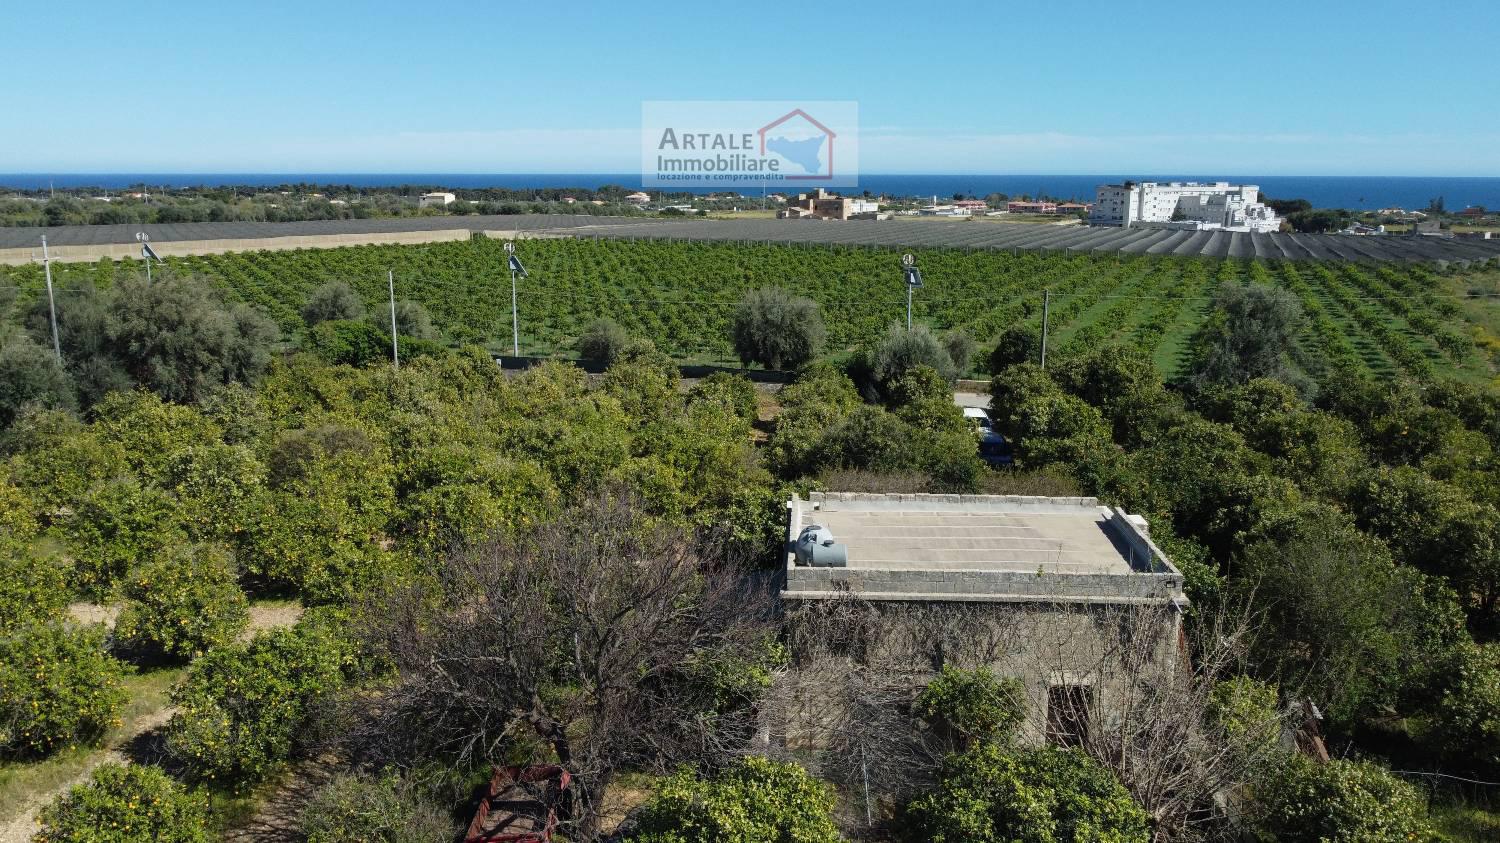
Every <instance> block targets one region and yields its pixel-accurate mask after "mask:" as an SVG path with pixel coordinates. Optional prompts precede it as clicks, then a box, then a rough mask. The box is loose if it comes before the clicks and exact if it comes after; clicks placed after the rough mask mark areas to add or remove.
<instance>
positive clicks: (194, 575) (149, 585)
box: [115, 545, 250, 663]
mask: <svg viewBox="0 0 1500 843" xmlns="http://www.w3.org/2000/svg"><path fill="white" fill-rule="evenodd" d="M125 596H126V597H127V598H128V599H129V601H130V602H129V603H128V604H127V605H126V606H125V610H124V611H123V612H121V613H120V618H119V620H118V621H116V623H115V638H116V639H117V640H118V641H119V642H120V643H121V644H123V645H124V646H125V647H127V648H129V649H130V650H133V651H137V652H138V653H139V654H140V655H141V656H142V657H143V658H145V659H148V660H158V659H160V660H165V661H169V662H178V663H181V662H186V661H189V660H191V659H194V658H197V657H198V656H200V655H202V654H203V653H204V652H205V651H207V650H208V649H209V648H210V647H218V646H222V645H224V644H228V643H229V642H230V641H233V640H234V637H235V636H236V635H238V634H239V633H240V630H242V629H244V628H245V624H246V622H247V621H248V620H249V618H250V613H249V609H248V608H247V604H248V601H246V600H245V592H243V591H241V590H240V586H239V583H238V582H236V580H235V570H234V563H233V561H232V560H231V558H230V556H229V553H228V551H226V550H224V549H223V548H221V547H218V546H216V545H186V546H182V547H178V548H174V549H173V550H172V551H171V552H169V553H167V554H165V555H163V556H162V557H161V558H159V559H157V560H156V561H154V562H151V563H148V564H146V565H142V566H140V567H138V568H136V569H135V570H134V571H132V572H131V574H130V576H129V577H128V578H127V579H126V582H125Z"/></svg>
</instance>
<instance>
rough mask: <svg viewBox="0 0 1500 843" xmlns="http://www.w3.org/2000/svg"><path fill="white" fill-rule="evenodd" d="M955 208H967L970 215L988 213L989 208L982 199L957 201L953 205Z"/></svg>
mask: <svg viewBox="0 0 1500 843" xmlns="http://www.w3.org/2000/svg"><path fill="white" fill-rule="evenodd" d="M953 207H955V208H967V209H968V211H969V213H971V214H982V213H984V212H985V211H988V210H989V208H990V206H989V203H988V202H985V201H984V200H983V199H958V200H955V201H954V203H953Z"/></svg>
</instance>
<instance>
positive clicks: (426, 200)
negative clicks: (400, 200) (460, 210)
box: [417, 193, 458, 208]
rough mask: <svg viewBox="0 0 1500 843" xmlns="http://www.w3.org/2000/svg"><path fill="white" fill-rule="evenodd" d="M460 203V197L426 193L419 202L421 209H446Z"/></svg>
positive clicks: (448, 194) (418, 205)
mask: <svg viewBox="0 0 1500 843" xmlns="http://www.w3.org/2000/svg"><path fill="white" fill-rule="evenodd" d="M457 201H458V197H457V196H454V195H453V194H451V193H424V194H422V196H421V198H419V199H418V200H417V207H419V208H446V207H448V206H449V205H452V204H453V203H454V202H457Z"/></svg>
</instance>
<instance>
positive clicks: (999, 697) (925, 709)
mask: <svg viewBox="0 0 1500 843" xmlns="http://www.w3.org/2000/svg"><path fill="white" fill-rule="evenodd" d="M916 713H917V715H918V716H920V717H921V718H922V719H924V720H926V721H928V722H929V723H931V724H933V725H934V726H935V727H937V728H940V729H942V730H945V731H947V732H948V733H950V734H951V735H952V736H953V737H956V738H958V739H959V742H961V743H963V744H964V745H968V744H970V743H972V742H974V741H981V740H1000V739H1003V738H1005V737H1007V736H1008V735H1009V734H1010V733H1011V732H1012V731H1013V730H1014V729H1015V728H1016V727H1017V726H1019V725H1021V723H1023V722H1025V720H1026V708H1025V688H1024V686H1022V684H1021V680H1019V679H1015V678H1010V677H1007V678H1005V679H1001V678H999V677H997V676H995V674H994V673H992V672H990V670H989V668H985V667H979V668H975V669H973V670H964V669H961V668H957V667H953V666H952V665H943V670H942V672H941V673H939V674H938V675H937V677H936V678H935V679H933V680H932V681H931V682H928V683H927V687H926V688H923V689H922V694H921V696H919V697H917V704H916Z"/></svg>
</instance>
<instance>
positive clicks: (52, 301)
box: [42, 234, 62, 363]
mask: <svg viewBox="0 0 1500 843" xmlns="http://www.w3.org/2000/svg"><path fill="white" fill-rule="evenodd" d="M42 269H43V271H44V272H45V273H46V275H47V316H48V318H49V319H50V320H51V321H52V353H53V354H56V355H57V362H58V363H61V362H62V343H61V342H59V341H58V339H57V299H56V298H54V297H53V295H52V256H51V255H50V254H49V253H48V252H47V235H45V234H43V235H42Z"/></svg>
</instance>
